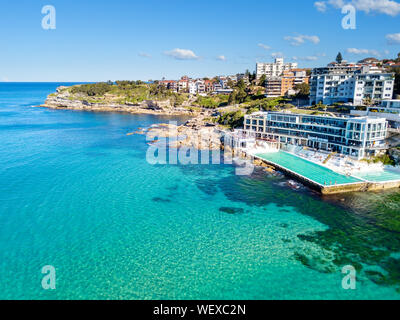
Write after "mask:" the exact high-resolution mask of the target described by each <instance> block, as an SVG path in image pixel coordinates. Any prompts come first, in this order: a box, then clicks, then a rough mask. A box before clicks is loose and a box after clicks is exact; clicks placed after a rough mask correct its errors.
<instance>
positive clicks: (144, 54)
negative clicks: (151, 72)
mask: <svg viewBox="0 0 400 320" xmlns="http://www.w3.org/2000/svg"><path fill="white" fill-rule="evenodd" d="M139 57H143V58H151V55H149V54H148V53H145V52H140V53H139Z"/></svg>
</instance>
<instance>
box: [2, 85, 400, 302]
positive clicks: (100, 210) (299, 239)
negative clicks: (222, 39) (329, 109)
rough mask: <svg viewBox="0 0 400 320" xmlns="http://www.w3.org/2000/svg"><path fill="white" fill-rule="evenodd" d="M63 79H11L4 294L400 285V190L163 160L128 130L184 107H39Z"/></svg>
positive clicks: (210, 294)
mask: <svg viewBox="0 0 400 320" xmlns="http://www.w3.org/2000/svg"><path fill="white" fill-rule="evenodd" d="M59 85H60V84H59V83H38V84H24V83H20V84H12V83H2V84H0V142H1V143H0V299H383V298H386V299H399V298H400V291H399V288H400V269H399V266H400V254H399V253H400V217H399V212H400V196H399V192H396V191H391V192H386V193H374V194H351V195H346V196H339V197H331V198H321V197H320V196H319V195H317V194H314V193H313V192H311V191H309V190H307V189H306V188H302V189H300V190H297V191H295V190H292V189H290V188H289V187H288V186H287V180H286V179H285V178H283V177H274V176H268V175H267V174H266V173H263V172H262V171H261V170H256V171H255V173H254V174H253V175H252V176H250V177H239V176H236V175H235V168H234V167H233V166H231V165H189V166H179V165H156V166H152V165H150V164H148V163H147V162H146V158H145V154H146V151H147V148H148V145H147V144H146V141H145V137H144V136H138V135H134V136H127V135H126V134H127V133H128V132H132V131H135V130H137V129H138V128H139V127H147V126H150V125H152V124H154V123H159V122H166V121H168V120H169V119H172V118H166V117H156V116H149V115H129V114H113V113H90V112H78V111H60V110H58V111H55V110H48V109H42V108H32V107H31V106H32V105H37V104H40V103H43V101H44V100H45V98H46V96H47V95H48V94H49V93H51V92H53V91H54V90H55V89H56V87H57V86H59ZM173 119H175V120H178V121H184V120H185V119H183V118H173ZM349 264H350V265H353V266H355V267H356V269H357V270H358V272H357V289H356V290H350V291H348V290H344V289H343V288H342V285H341V282H342V277H343V275H342V273H341V269H342V267H343V266H345V265H349ZM45 265H53V266H54V267H55V268H56V279H57V282H56V290H50V291H46V290H44V289H42V286H41V280H42V276H43V275H42V274H41V269H42V267H43V266H45Z"/></svg>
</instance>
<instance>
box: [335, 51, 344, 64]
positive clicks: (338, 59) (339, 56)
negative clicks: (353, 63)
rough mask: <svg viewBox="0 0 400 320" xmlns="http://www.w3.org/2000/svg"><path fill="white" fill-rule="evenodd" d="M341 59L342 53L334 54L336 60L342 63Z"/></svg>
mask: <svg viewBox="0 0 400 320" xmlns="http://www.w3.org/2000/svg"><path fill="white" fill-rule="evenodd" d="M342 61H343V56H342V53H341V52H339V53H338V55H337V56H336V62H337V63H342Z"/></svg>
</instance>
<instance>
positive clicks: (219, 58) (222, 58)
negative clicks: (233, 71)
mask: <svg viewBox="0 0 400 320" xmlns="http://www.w3.org/2000/svg"><path fill="white" fill-rule="evenodd" d="M217 60H219V61H226V57H225V56H222V55H221V56H218V57H217Z"/></svg>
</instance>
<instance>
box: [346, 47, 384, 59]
mask: <svg viewBox="0 0 400 320" xmlns="http://www.w3.org/2000/svg"><path fill="white" fill-rule="evenodd" d="M346 51H347V53H351V54H363V55H372V56H377V57H379V56H380V55H381V54H380V53H379V51H377V50H369V49H357V48H348V49H347V50H346Z"/></svg>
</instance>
